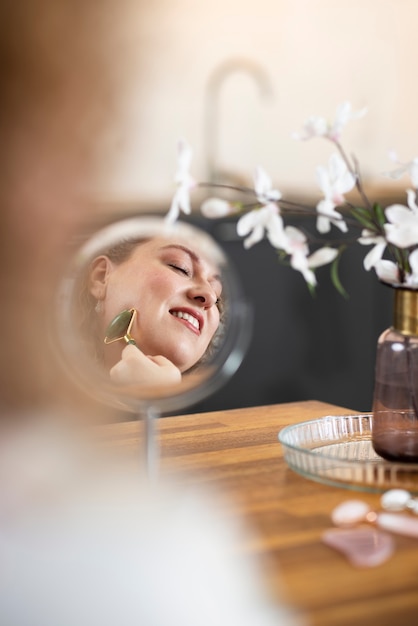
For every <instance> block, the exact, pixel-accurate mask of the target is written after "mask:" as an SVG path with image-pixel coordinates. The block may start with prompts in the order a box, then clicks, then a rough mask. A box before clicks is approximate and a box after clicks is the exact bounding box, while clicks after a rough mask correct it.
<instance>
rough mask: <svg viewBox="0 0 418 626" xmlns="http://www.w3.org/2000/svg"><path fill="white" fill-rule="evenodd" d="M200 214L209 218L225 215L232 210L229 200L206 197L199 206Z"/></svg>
mask: <svg viewBox="0 0 418 626" xmlns="http://www.w3.org/2000/svg"><path fill="white" fill-rule="evenodd" d="M200 210H201V212H202V215H204V216H205V217H209V218H216V217H225V216H226V215H229V214H230V213H231V212H232V207H231V204H230V203H229V202H227V201H226V200H222V199H221V198H208V199H207V200H205V201H204V202H203V204H202V206H201V207H200Z"/></svg>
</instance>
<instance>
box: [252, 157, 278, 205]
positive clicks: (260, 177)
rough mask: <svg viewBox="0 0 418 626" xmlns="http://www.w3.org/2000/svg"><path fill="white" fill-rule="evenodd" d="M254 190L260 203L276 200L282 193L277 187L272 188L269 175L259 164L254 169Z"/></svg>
mask: <svg viewBox="0 0 418 626" xmlns="http://www.w3.org/2000/svg"><path fill="white" fill-rule="evenodd" d="M254 190H255V195H256V196H257V200H258V201H259V202H261V204H269V203H270V202H277V201H278V200H280V198H281V197H282V194H281V193H280V191H279V190H278V189H273V184H272V182H271V178H270V176H269V175H268V174H267V172H266V171H265V170H264V169H263V168H262V167H260V166H258V167H257V168H256V170H255V174H254Z"/></svg>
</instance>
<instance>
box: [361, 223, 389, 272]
mask: <svg viewBox="0 0 418 626" xmlns="http://www.w3.org/2000/svg"><path fill="white" fill-rule="evenodd" d="M357 241H358V242H359V243H360V244H361V245H363V246H370V245H372V244H374V246H373V248H372V249H371V250H370V252H368V253H367V254H366V256H365V257H364V261H363V266H364V269H365V270H366V271H367V272H368V271H369V270H371V269H372V267H375V266H376V264H377V263H379V262H380V260H381V258H382V256H383V253H384V251H385V248H386V246H387V241H386V239H385V238H384V237H383V236H382V235H376V234H375V233H374V232H373V231H371V230H368V229H367V228H365V229H364V230H363V231H362V233H361V237H359V238H358V240H357Z"/></svg>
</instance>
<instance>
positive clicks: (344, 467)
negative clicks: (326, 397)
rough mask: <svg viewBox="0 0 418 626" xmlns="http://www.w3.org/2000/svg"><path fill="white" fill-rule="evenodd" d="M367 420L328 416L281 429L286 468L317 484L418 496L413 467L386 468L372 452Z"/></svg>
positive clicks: (417, 476) (367, 417)
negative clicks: (409, 493) (401, 490)
mask: <svg viewBox="0 0 418 626" xmlns="http://www.w3.org/2000/svg"><path fill="white" fill-rule="evenodd" d="M371 432H372V415H371V414H361V415H329V416H327V417H321V418H319V419H315V420H310V421H308V422H301V423H299V424H294V425H292V426H285V427H284V428H282V430H281V431H280V432H279V435H278V437H279V441H280V443H281V444H282V446H283V449H284V458H285V461H286V463H287V464H288V466H289V467H290V468H291V469H292V470H294V471H295V472H297V473H299V474H302V476H305V478H309V479H310V480H315V481H317V482H321V483H325V484H327V485H333V486H336V487H344V488H346V489H357V490H360V491H370V492H377V493H381V492H383V491H386V490H387V489H393V488H400V489H407V490H408V491H410V492H411V493H413V494H418V464H412V463H392V462H389V461H385V460H384V459H382V458H381V457H380V456H378V455H377V454H376V453H375V451H374V450H373V447H372V442H371Z"/></svg>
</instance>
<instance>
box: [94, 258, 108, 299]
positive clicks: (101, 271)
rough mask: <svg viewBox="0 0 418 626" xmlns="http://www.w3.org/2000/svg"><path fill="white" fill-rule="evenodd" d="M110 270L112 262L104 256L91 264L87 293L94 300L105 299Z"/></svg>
mask: <svg viewBox="0 0 418 626" xmlns="http://www.w3.org/2000/svg"><path fill="white" fill-rule="evenodd" d="M112 268H113V263H112V261H111V260H110V259H109V257H107V256H105V255H101V256H98V257H97V258H95V259H94V261H93V262H92V263H91V265H90V276H89V291H90V293H91V295H92V296H93V297H94V298H95V299H96V300H103V299H104V298H105V296H106V286H107V279H108V277H109V274H110V272H111V270H112Z"/></svg>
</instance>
